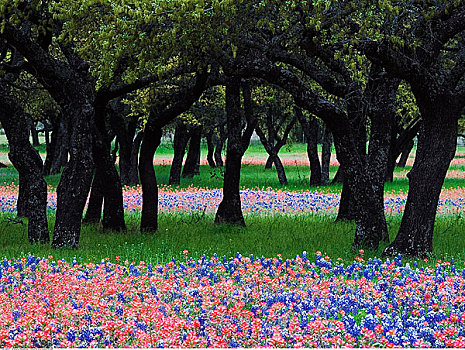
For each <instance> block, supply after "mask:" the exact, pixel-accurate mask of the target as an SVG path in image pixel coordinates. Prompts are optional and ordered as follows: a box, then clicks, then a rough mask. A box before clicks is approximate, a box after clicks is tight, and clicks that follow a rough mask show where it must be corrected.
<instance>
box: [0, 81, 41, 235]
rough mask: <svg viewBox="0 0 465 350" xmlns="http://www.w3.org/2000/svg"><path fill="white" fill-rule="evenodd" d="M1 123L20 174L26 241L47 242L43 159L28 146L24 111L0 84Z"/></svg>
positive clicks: (13, 161)
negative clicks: (26, 232)
mask: <svg viewBox="0 0 465 350" xmlns="http://www.w3.org/2000/svg"><path fill="white" fill-rule="evenodd" d="M0 122H1V123H2V127H3V128H4V130H5V133H6V136H7V138H8V143H9V146H10V152H9V154H8V157H9V159H10V160H11V163H12V164H13V166H14V167H15V168H16V169H17V170H18V173H19V174H20V183H19V186H20V192H21V194H22V199H21V200H22V202H23V204H22V205H23V208H21V209H19V210H22V211H23V213H21V214H22V215H23V216H25V217H27V218H28V240H29V242H30V243H35V242H40V243H43V244H45V243H48V242H49V241H50V237H49V232H48V223H47V212H46V210H47V183H46V182H45V180H44V177H43V175H42V159H41V157H40V155H39V153H38V152H37V151H36V150H35V149H34V147H32V146H31V144H30V143H29V132H28V129H27V120H26V117H25V114H24V111H23V110H22V109H21V107H20V106H19V105H18V104H17V103H16V102H15V100H14V99H13V98H12V97H11V96H10V94H9V93H8V92H7V90H6V89H4V88H3V86H2V85H1V84H0ZM18 201H19V199H18Z"/></svg>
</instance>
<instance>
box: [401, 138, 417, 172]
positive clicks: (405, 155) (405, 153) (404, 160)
mask: <svg viewBox="0 0 465 350" xmlns="http://www.w3.org/2000/svg"><path fill="white" fill-rule="evenodd" d="M413 146H414V142H413V140H410V142H409V143H407V144H406V145H405V147H404V148H403V149H402V153H401V154H400V159H399V163H397V166H398V167H401V168H405V166H406V165H407V160H408V156H409V155H410V152H411V151H412V149H413Z"/></svg>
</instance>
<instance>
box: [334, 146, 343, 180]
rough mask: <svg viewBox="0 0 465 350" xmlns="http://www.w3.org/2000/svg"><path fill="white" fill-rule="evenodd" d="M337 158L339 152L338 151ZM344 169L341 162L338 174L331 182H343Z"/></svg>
mask: <svg viewBox="0 0 465 350" xmlns="http://www.w3.org/2000/svg"><path fill="white" fill-rule="evenodd" d="M336 158H337V152H336ZM343 174H344V169H343V167H342V165H341V164H340V163H339V167H338V168H337V171H336V174H335V175H334V177H333V180H332V181H331V184H333V185H334V184H342V183H343V181H344V175H343Z"/></svg>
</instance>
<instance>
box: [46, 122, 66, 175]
mask: <svg viewBox="0 0 465 350" xmlns="http://www.w3.org/2000/svg"><path fill="white" fill-rule="evenodd" d="M52 142H53V133H52ZM69 148H70V133H69V125H68V122H67V119H66V118H60V120H58V132H57V135H56V141H55V147H54V149H53V154H52V158H51V165H50V174H52V175H54V174H59V173H60V171H61V168H62V167H64V166H66V164H67V162H68V154H69Z"/></svg>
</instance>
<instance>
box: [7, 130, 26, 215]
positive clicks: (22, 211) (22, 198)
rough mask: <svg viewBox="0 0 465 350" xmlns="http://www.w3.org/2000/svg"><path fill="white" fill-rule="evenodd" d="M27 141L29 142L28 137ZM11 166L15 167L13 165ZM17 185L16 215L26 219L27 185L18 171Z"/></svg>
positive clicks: (22, 174) (24, 178)
mask: <svg viewBox="0 0 465 350" xmlns="http://www.w3.org/2000/svg"><path fill="white" fill-rule="evenodd" d="M27 139H28V142H29V135H28V138H27ZM10 160H11V159H10ZM13 166H15V165H14V164H13ZM15 168H16V166H15ZM18 184H19V189H18V200H17V201H16V215H17V216H18V217H20V218H26V217H27V212H28V208H27V196H28V194H27V190H26V189H27V188H28V183H27V177H26V176H24V173H23V172H19V170H18Z"/></svg>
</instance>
